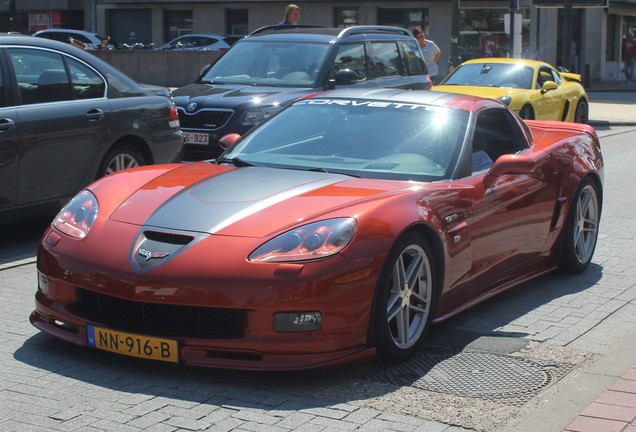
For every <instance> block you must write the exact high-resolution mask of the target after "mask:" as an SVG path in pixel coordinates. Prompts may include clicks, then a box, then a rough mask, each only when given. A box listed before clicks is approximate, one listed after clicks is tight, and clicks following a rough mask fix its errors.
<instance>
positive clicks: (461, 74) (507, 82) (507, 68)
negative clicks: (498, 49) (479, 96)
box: [442, 63, 534, 89]
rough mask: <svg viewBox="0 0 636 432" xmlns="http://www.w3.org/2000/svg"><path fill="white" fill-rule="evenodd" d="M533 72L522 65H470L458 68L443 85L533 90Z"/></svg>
mask: <svg viewBox="0 0 636 432" xmlns="http://www.w3.org/2000/svg"><path fill="white" fill-rule="evenodd" d="M533 72H534V69H532V68H531V67H529V66H524V65H523V64H520V63H518V64H517V63H513V64H506V63H470V64H463V65H462V66H460V67H459V68H457V69H456V70H455V71H454V72H453V74H452V75H451V76H449V77H448V78H447V79H446V80H445V81H444V82H443V83H442V84H444V85H466V86H478V87H482V86H483V87H512V88H523V89H531V88H532V76H533Z"/></svg>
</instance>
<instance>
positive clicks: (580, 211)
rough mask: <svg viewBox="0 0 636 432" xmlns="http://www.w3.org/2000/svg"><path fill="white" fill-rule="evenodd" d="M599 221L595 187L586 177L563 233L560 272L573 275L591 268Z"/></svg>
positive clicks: (575, 197) (598, 203) (599, 210)
mask: <svg viewBox="0 0 636 432" xmlns="http://www.w3.org/2000/svg"><path fill="white" fill-rule="evenodd" d="M600 219H601V201H600V195H599V192H598V188H597V186H596V184H595V183H594V182H593V181H592V180H591V179H589V178H586V179H584V180H583V182H582V183H581V185H580V186H579V189H578V190H577V192H576V194H575V195H574V201H573V202H572V206H571V207H570V211H569V213H568V218H567V222H566V225H565V228H564V231H563V235H564V242H563V257H562V259H561V269H562V270H564V271H566V272H568V273H573V274H576V273H581V272H582V271H583V270H585V269H586V268H587V266H588V265H590V262H591V261H592V256H593V255H594V249H595V248H596V242H597V239H598V229H599V222H600Z"/></svg>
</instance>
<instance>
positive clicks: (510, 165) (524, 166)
mask: <svg viewBox="0 0 636 432" xmlns="http://www.w3.org/2000/svg"><path fill="white" fill-rule="evenodd" d="M537 162H538V161H537V159H535V158H533V157H529V156H526V155H519V154H506V155H502V156H500V157H499V158H497V160H496V161H495V163H494V164H493V165H492V167H490V171H488V174H486V176H485V177H484V186H486V188H489V187H491V186H492V185H493V184H495V182H496V181H497V179H498V178H499V177H501V176H503V175H506V174H530V173H532V172H533V171H534V170H535V169H536V167H537Z"/></svg>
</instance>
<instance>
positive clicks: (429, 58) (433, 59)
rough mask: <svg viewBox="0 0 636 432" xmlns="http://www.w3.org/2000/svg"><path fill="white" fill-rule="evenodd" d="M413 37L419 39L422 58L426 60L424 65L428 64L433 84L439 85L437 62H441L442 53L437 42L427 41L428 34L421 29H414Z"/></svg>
mask: <svg viewBox="0 0 636 432" xmlns="http://www.w3.org/2000/svg"><path fill="white" fill-rule="evenodd" d="M413 36H415V39H417V43H418V44H419V46H420V52H421V53H422V58H424V63H426V68H427V69H428V75H429V77H430V78H431V81H433V84H437V83H438V81H437V79H436V77H437V73H438V72H439V68H438V67H437V60H439V58H440V56H441V55H442V51H441V50H440V49H439V48H438V46H437V45H436V44H435V42H433V41H432V40H428V39H426V34H424V31H422V28H421V27H415V28H414V29H413Z"/></svg>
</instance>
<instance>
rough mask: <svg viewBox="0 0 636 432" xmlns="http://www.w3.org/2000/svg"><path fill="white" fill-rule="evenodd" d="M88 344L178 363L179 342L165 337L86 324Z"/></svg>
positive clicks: (122, 352) (136, 355) (103, 348)
mask: <svg viewBox="0 0 636 432" xmlns="http://www.w3.org/2000/svg"><path fill="white" fill-rule="evenodd" d="M86 334H87V337H88V346H91V347H93V348H98V349H101V350H106V351H110V352H114V353H118V354H124V355H127V356H132V357H140V358H145V359H152V360H160V361H165V362H171V363H177V362H178V361H179V343H178V342H177V341H176V340H174V339H164V338H156V337H149V336H143V335H139V334H134V333H126V332H120V331H115V330H109V329H106V328H103V327H96V326H94V325H91V324H89V325H87V326H86Z"/></svg>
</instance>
